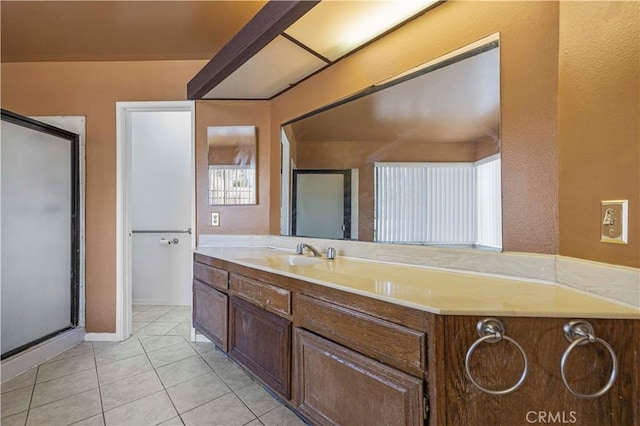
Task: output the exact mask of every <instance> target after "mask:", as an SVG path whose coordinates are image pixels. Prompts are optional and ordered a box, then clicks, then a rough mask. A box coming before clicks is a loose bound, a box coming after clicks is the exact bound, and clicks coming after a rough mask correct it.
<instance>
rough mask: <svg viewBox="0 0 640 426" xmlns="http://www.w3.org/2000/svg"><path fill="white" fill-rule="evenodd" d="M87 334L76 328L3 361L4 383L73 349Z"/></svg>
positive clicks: (82, 329)
mask: <svg viewBox="0 0 640 426" xmlns="http://www.w3.org/2000/svg"><path fill="white" fill-rule="evenodd" d="M85 334H86V333H85V330H84V328H82V327H76V328H74V329H72V330H68V331H65V332H64V333H61V334H59V335H57V336H54V337H52V338H51V339H49V340H47V341H45V342H42V343H39V344H37V345H36V346H34V347H32V348H29V349H27V350H26V351H24V352H20V353H19V354H16V355H14V356H12V357H11V358H8V359H5V360H3V361H2V381H3V382H4V381H6V380H8V379H10V378H12V377H15V376H17V375H18V374H20V373H22V372H24V371H26V370H28V369H30V368H31V367H34V366H36V365H39V364H42V363H43V362H45V361H46V360H48V359H50V358H53V357H54V356H56V355H58V354H60V353H62V352H64V351H66V350H67V349H71V348H72V347H74V346H76V345H77V344H79V343H81V342H82V341H83V340H84V339H85Z"/></svg>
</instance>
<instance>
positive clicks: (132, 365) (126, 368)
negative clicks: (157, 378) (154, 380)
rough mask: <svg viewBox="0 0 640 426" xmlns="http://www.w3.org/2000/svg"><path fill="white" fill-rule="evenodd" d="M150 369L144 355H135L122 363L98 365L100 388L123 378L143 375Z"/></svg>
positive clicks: (149, 364)
mask: <svg viewBox="0 0 640 426" xmlns="http://www.w3.org/2000/svg"><path fill="white" fill-rule="evenodd" d="M152 368H153V367H152V366H151V363H150V362H149V359H147V356H146V355H144V354H143V355H137V356H134V357H131V358H127V359H123V360H122V361H116V362H112V363H111V364H106V365H99V366H98V379H99V380H100V386H104V385H106V384H107V383H111V382H115V381H116V380H120V379H123V378H125V377H129V376H133V375H135V374H139V373H144V372H145V371H149V370H151V369H152Z"/></svg>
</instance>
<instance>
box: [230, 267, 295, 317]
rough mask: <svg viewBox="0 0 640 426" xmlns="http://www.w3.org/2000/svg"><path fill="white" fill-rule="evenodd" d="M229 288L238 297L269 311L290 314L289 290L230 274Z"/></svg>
mask: <svg viewBox="0 0 640 426" xmlns="http://www.w3.org/2000/svg"><path fill="white" fill-rule="evenodd" d="M229 286H230V287H229V288H230V289H231V290H232V291H233V292H234V293H235V294H236V295H237V296H239V297H242V298H243V299H245V300H248V301H250V302H252V303H253V304H255V305H258V306H260V307H261V308H264V309H266V310H268V311H271V312H276V313H280V314H284V315H290V314H291V292H290V291H289V290H285V289H284V288H280V287H276V286H273V285H270V284H266V283H263V282H260V281H256V280H252V279H251V278H247V277H243V276H242V275H236V274H231V279H230V284H229Z"/></svg>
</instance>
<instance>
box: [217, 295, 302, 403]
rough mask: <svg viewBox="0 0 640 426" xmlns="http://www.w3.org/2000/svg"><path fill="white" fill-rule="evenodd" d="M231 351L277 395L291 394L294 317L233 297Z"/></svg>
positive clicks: (230, 313)
mask: <svg viewBox="0 0 640 426" xmlns="http://www.w3.org/2000/svg"><path fill="white" fill-rule="evenodd" d="M229 355H230V356H231V357H232V358H233V359H234V360H236V361H237V362H238V363H239V364H240V365H242V366H244V367H245V368H246V369H248V370H249V371H251V372H252V373H253V374H255V375H256V377H257V378H258V379H259V380H261V381H262V382H263V383H264V384H265V385H267V386H268V387H269V388H270V389H271V390H273V391H274V392H276V393H277V394H278V395H280V396H281V397H283V398H284V399H286V400H288V399H289V398H290V395H291V386H290V383H291V321H288V320H286V319H284V318H280V317H279V316H277V315H275V314H272V313H271V312H268V311H265V310H264V309H262V308H258V307H257V306H254V305H252V304H250V303H248V302H245V301H244V300H242V299H238V298H236V297H233V296H232V297H231V305H230V310H229Z"/></svg>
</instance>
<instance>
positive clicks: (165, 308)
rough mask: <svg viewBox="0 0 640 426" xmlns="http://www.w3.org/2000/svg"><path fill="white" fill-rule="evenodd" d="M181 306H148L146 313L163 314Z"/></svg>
mask: <svg viewBox="0 0 640 426" xmlns="http://www.w3.org/2000/svg"><path fill="white" fill-rule="evenodd" d="M181 306H182V305H150V306H149V309H147V312H160V313H163V314H164V313H167V312H169V311H172V310H174V309H177V308H179V307H181Z"/></svg>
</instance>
